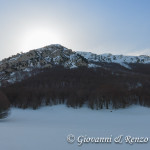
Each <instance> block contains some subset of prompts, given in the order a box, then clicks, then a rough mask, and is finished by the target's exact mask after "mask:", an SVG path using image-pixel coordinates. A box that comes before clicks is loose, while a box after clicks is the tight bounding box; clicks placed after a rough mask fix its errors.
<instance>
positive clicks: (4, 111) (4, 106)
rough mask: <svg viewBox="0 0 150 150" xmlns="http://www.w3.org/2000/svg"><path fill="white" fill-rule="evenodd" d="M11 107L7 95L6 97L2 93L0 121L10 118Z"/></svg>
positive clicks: (0, 96)
mask: <svg viewBox="0 0 150 150" xmlns="http://www.w3.org/2000/svg"><path fill="white" fill-rule="evenodd" d="M9 107H10V103H9V101H8V99H7V97H6V95H4V93H2V92H1V91H0V119H2V118H5V117H7V116H8V113H9Z"/></svg>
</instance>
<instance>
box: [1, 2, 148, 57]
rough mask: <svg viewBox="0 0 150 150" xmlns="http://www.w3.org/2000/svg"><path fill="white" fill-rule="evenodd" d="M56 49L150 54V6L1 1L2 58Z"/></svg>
mask: <svg viewBox="0 0 150 150" xmlns="http://www.w3.org/2000/svg"><path fill="white" fill-rule="evenodd" d="M50 44H62V45H64V46H66V47H68V48H71V49H73V50H75V51H76V50H78V51H79V50H80V51H91V52H94V53H98V54H101V53H113V54H124V55H141V54H148V55H150V1H149V0H0V54H1V55H0V59H2V58H5V57H8V56H11V55H13V54H16V53H18V52H21V51H23V52H25V51H28V50H31V49H34V48H38V47H42V46H45V45H50Z"/></svg>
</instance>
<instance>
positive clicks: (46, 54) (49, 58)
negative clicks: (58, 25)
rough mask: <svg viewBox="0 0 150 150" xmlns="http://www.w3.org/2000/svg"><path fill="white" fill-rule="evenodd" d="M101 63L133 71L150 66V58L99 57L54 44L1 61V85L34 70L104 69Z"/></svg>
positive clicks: (103, 55)
mask: <svg viewBox="0 0 150 150" xmlns="http://www.w3.org/2000/svg"><path fill="white" fill-rule="evenodd" d="M101 63H107V64H112V63H113V64H114V63H115V64H118V65H120V66H121V67H124V68H126V69H132V68H131V66H130V64H131V63H138V64H139V63H142V64H148V63H150V57H149V56H145V55H142V56H123V55H112V54H101V55H97V54H94V53H91V52H80V51H78V52H75V51H72V50H71V49H68V48H66V47H64V46H62V45H59V44H53V45H49V46H45V47H43V48H39V49H35V50H31V51H29V52H27V53H18V54H16V55H14V56H11V57H9V58H6V59H3V60H2V61H0V84H1V83H2V82H10V83H14V82H15V81H16V80H17V81H19V80H22V79H23V78H24V76H25V75H26V76H29V75H30V73H29V72H30V71H32V70H33V69H41V68H51V67H54V66H57V65H61V66H64V67H65V68H70V69H71V68H77V67H80V66H84V67H103V66H102V65H101ZM25 73H26V74H25Z"/></svg>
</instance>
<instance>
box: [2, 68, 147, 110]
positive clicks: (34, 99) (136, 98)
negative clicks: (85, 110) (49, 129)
mask: <svg viewBox="0 0 150 150" xmlns="http://www.w3.org/2000/svg"><path fill="white" fill-rule="evenodd" d="M32 73H33V74H34V72H32ZM149 89H150V76H149V73H147V72H146V73H139V72H138V71H137V72H135V71H134V72H132V71H130V72H119V71H116V72H112V70H109V69H103V68H96V69H94V68H93V69H92V68H91V69H90V68H86V67H85V68H84V67H81V68H76V69H65V68H63V67H54V68H51V69H43V70H42V71H41V73H38V74H37V75H34V76H31V77H30V78H27V79H25V80H23V81H21V82H17V83H15V84H12V85H9V86H7V87H2V88H1V90H2V91H3V93H4V94H5V95H6V96H7V98H8V100H9V101H10V103H11V105H12V106H15V107H19V108H24V109H25V108H28V107H32V108H33V109H37V108H38V107H40V106H41V105H56V104H61V103H65V104H66V105H67V106H68V107H74V108H77V107H82V106H83V105H84V104H86V105H88V107H89V108H91V109H103V108H107V109H109V108H114V109H117V108H125V107H128V106H130V105H132V104H139V105H143V106H148V107H150V92H149Z"/></svg>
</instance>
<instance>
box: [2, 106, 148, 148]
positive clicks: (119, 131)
mask: <svg viewBox="0 0 150 150" xmlns="http://www.w3.org/2000/svg"><path fill="white" fill-rule="evenodd" d="M149 114H150V109H149V108H145V107H140V106H132V107H131V108H127V109H119V110H112V112H110V110H104V109H103V110H98V111H96V110H91V109H88V108H85V107H84V108H81V109H73V108H66V106H64V105H58V106H52V107H43V108H41V109H38V110H30V109H27V110H21V109H16V108H13V109H12V110H11V115H10V116H9V117H8V118H7V119H6V120H3V121H1V122H0V133H1V134H0V147H1V149H2V150H60V149H62V150H77V149H79V150H91V149H94V150H99V149H103V150H108V149H110V150H120V149H121V150H135V149H136V150H141V149H143V150H148V149H149V147H150V143H149V142H148V143H147V144H137V143H135V144H133V145H130V144H127V143H125V142H123V143H122V144H114V143H111V144H106V143H103V144H91V143H89V144H83V145H82V146H80V147H79V146H78V145H77V144H78V143H77V142H76V141H75V142H74V143H73V144H69V143H67V141H66V137H67V135H68V134H71V133H72V134H74V135H75V137H78V136H80V135H83V136H85V135H87V136H90V137H105V136H110V135H112V136H113V138H114V137H116V136H119V135H124V136H128V135H131V136H134V137H139V136H144V137H150V130H149V127H150V120H149Z"/></svg>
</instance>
